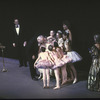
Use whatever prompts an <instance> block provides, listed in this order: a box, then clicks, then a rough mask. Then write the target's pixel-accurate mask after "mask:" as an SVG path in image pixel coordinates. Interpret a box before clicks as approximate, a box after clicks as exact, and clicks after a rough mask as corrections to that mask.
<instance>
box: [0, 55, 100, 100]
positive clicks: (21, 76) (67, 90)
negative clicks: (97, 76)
mask: <svg viewBox="0 0 100 100" xmlns="http://www.w3.org/2000/svg"><path fill="white" fill-rule="evenodd" d="M4 61H5V68H6V69H7V70H8V71H7V72H2V71H1V70H2V69H3V58H2V57H0V99H52V98H53V99H60V98H100V92H93V91H89V90H88V89H87V79H86V75H87V73H86V72H85V71H84V72H83V71H81V70H77V73H78V82H77V83H76V84H66V85H64V86H62V87H61V89H58V90H53V87H54V86H55V79H53V78H51V81H50V89H43V87H42V80H39V81H34V80H32V79H31V76H30V71H29V67H24V66H23V67H21V68H19V64H18V60H16V59H11V58H4Z"/></svg>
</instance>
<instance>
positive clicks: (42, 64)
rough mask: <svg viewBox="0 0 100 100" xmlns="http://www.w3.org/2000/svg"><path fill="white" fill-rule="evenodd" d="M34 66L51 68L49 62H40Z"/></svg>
mask: <svg viewBox="0 0 100 100" xmlns="http://www.w3.org/2000/svg"><path fill="white" fill-rule="evenodd" d="M35 66H36V68H51V67H52V66H53V64H52V63H51V62H50V61H49V60H41V61H39V62H38V63H37V64H36V65H35Z"/></svg>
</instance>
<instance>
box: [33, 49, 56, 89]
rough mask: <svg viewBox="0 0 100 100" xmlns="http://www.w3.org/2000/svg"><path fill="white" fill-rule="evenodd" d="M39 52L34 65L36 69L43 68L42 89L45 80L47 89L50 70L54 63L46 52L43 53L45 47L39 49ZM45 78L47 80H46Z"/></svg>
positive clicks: (44, 85)
mask: <svg viewBox="0 0 100 100" xmlns="http://www.w3.org/2000/svg"><path fill="white" fill-rule="evenodd" d="M40 49H41V52H40V53H39V55H38V58H37V60H36V61H35V63H34V66H35V67H36V68H43V88H46V80H47V88H49V82H50V75H49V71H50V68H51V67H52V66H53V65H54V62H53V61H52V60H51V58H50V57H49V55H48V52H46V51H45V47H41V48H40ZM46 78H47V79H46Z"/></svg>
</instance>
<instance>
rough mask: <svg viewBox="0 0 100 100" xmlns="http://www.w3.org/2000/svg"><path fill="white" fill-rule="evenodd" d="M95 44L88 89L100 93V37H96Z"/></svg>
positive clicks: (91, 50)
mask: <svg viewBox="0 0 100 100" xmlns="http://www.w3.org/2000/svg"><path fill="white" fill-rule="evenodd" d="M94 42H95V44H94V45H93V46H92V47H91V49H90V51H89V53H90V54H91V56H92V64H91V67H90V70H89V75H88V84H87V85H88V86H87V87H88V89H89V90H91V91H98V92H100V35H99V34H96V35H94Z"/></svg>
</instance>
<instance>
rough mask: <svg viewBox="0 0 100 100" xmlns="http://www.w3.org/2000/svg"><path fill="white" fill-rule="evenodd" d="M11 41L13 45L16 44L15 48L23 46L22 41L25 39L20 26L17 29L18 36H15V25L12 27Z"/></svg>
mask: <svg viewBox="0 0 100 100" xmlns="http://www.w3.org/2000/svg"><path fill="white" fill-rule="evenodd" d="M12 35H13V36H12V41H13V43H15V44H16V46H23V43H24V41H25V40H26V38H25V33H24V31H23V27H22V26H21V25H20V29H19V35H17V32H16V28H15V25H14V27H13V33H12Z"/></svg>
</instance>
